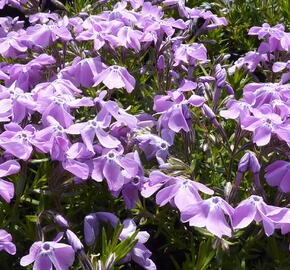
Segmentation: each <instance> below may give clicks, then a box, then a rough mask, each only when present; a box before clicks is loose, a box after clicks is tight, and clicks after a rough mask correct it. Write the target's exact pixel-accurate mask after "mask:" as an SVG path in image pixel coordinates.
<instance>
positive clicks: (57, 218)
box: [54, 214, 69, 227]
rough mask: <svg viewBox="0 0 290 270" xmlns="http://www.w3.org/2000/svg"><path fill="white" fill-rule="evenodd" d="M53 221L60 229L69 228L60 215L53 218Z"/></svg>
mask: <svg viewBox="0 0 290 270" xmlns="http://www.w3.org/2000/svg"><path fill="white" fill-rule="evenodd" d="M54 221H55V222H56V223H57V224H58V225H59V226H61V227H69V225H68V222H67V220H66V219H65V218H64V217H63V216H62V215H60V214H56V215H55V216H54Z"/></svg>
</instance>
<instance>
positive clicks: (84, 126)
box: [67, 114, 120, 152]
mask: <svg viewBox="0 0 290 270" xmlns="http://www.w3.org/2000/svg"><path fill="white" fill-rule="evenodd" d="M100 118H101V114H98V116H96V117H95V119H93V120H89V121H88V122H85V123H77V124H74V125H71V126H70V127H69V128H67V133H69V134H81V136H82V140H83V142H84V144H85V145H86V146H87V148H88V150H89V151H91V152H94V148H93V141H94V138H95V136H96V137H97V138H98V141H99V143H100V144H101V145H102V146H103V147H106V148H116V147H118V146H119V145H120V141H119V140H118V139H116V138H115V137H114V136H112V135H110V134H108V133H106V132H105V131H104V128H105V127H107V126H108V124H110V123H106V122H107V121H106V120H105V121H102V120H103V119H100Z"/></svg>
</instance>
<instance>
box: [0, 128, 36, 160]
mask: <svg viewBox="0 0 290 270" xmlns="http://www.w3.org/2000/svg"><path fill="white" fill-rule="evenodd" d="M4 127H5V131H4V132H2V133H1V135H0V146H1V147H2V148H3V149H5V150H6V151H7V152H8V153H10V154H12V155H13V156H15V157H18V158H20V159H22V160H25V161H26V160H28V159H29V157H30V156H31V153H32V151H33V148H32V144H33V141H32V139H33V137H34V133H35V128H34V127H33V126H32V125H27V126H26V127H25V128H24V129H22V128H21V127H20V126H19V125H18V124H16V123H10V124H7V125H4Z"/></svg>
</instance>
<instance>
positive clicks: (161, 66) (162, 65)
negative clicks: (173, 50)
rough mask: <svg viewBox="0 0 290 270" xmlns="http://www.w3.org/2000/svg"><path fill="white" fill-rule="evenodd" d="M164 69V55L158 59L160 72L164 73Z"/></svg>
mask: <svg viewBox="0 0 290 270" xmlns="http://www.w3.org/2000/svg"><path fill="white" fill-rule="evenodd" d="M164 67H165V58H164V56H163V55H160V56H159V57H158V60H157V68H158V69H159V70H160V71H163V70H164Z"/></svg>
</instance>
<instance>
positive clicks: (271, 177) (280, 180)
mask: <svg viewBox="0 0 290 270" xmlns="http://www.w3.org/2000/svg"><path fill="white" fill-rule="evenodd" d="M265 171H266V174H265V178H266V180H267V183H268V184H269V185H270V186H272V187H273V186H278V187H279V188H280V189H281V191H282V192H289V191H290V162H287V161H284V160H276V161H275V162H273V163H272V164H270V165H268V166H267V167H266V168H265Z"/></svg>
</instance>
